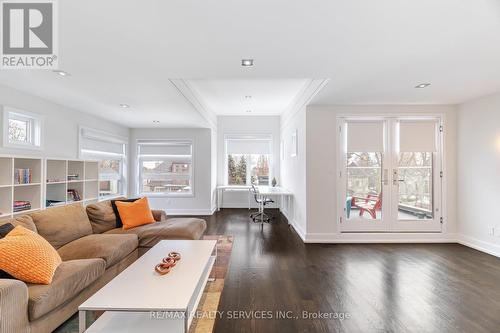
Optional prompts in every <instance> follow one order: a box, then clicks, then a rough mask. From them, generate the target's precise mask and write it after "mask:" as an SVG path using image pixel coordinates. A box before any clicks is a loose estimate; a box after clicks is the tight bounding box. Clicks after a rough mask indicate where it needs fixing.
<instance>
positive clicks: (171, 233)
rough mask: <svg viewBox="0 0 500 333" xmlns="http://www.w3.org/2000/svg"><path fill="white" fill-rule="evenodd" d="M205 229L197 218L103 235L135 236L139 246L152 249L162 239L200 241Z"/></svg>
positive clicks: (153, 224)
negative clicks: (137, 238)
mask: <svg viewBox="0 0 500 333" xmlns="http://www.w3.org/2000/svg"><path fill="white" fill-rule="evenodd" d="M206 228H207V223H206V222H205V220H202V219H197V218H172V219H168V220H166V221H160V222H156V223H152V224H146V225H142V226H139V227H136V228H132V229H127V230H124V229H122V228H116V229H112V230H109V231H106V232H105V234H136V235H137V236H138V237H139V246H141V247H152V246H154V245H156V243H158V242H159V241H161V240H163V239H188V240H189V239H194V240H196V239H200V238H201V237H202V236H203V233H204V232H205V229H206Z"/></svg>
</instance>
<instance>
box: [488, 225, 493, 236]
mask: <svg viewBox="0 0 500 333" xmlns="http://www.w3.org/2000/svg"><path fill="white" fill-rule="evenodd" d="M488 235H489V236H495V227H489V228H488Z"/></svg>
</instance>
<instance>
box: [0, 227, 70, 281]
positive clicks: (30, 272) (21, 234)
mask: <svg viewBox="0 0 500 333" xmlns="http://www.w3.org/2000/svg"><path fill="white" fill-rule="evenodd" d="M0 254H1V255H0V269H1V270H3V271H5V272H7V273H9V274H10V275H12V276H13V277H15V278H16V279H19V280H22V281H24V282H28V283H39V284H50V283H51V282H52V278H53V277H54V273H55V272H56V269H57V267H59V264H60V263H61V261H62V260H61V257H60V256H59V253H57V251H56V249H54V247H52V245H50V244H49V242H47V241H46V240H45V239H44V238H43V237H42V236H40V235H38V234H37V233H35V232H33V231H31V230H28V229H26V228H24V227H21V226H17V227H15V228H14V229H13V230H12V231H11V232H9V233H8V234H7V235H6V236H5V237H4V238H2V239H0Z"/></svg>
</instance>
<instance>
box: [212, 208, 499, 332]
mask: <svg viewBox="0 0 500 333" xmlns="http://www.w3.org/2000/svg"><path fill="white" fill-rule="evenodd" d="M276 214H277V213H276ZM205 219H206V220H207V222H208V230H207V234H226V235H233V236H234V237H235V240H234V246H233V252H232V256H231V263H230V268H229V273H228V276H227V279H226V282H225V286H224V291H223V293H222V299H221V303H220V307H219V310H220V311H223V313H222V315H221V317H220V318H219V319H218V320H217V322H216V327H215V332H217V333H224V332H229V333H235V332H239V333H245V332H259V333H264V332H474V333H476V332H500V260H499V259H497V258H496V257H493V256H490V255H487V254H484V253H481V252H478V251H475V250H473V249H470V248H467V247H465V246H461V245H456V244H377V245H371V244H370V245H369V244H345V245H344V244H343V245H319V244H318V245H316V244H314V245H312V244H311V245H306V244H303V243H302V241H301V240H300V239H299V237H298V236H297V235H296V234H295V232H294V231H293V229H292V228H290V227H288V225H287V224H286V222H285V219H284V218H281V217H279V216H278V218H277V219H276V220H275V221H274V222H273V223H272V224H270V225H264V227H263V228H262V229H261V227H260V225H257V224H253V223H251V222H249V220H248V210H246V209H225V210H222V211H220V212H218V213H217V214H215V215H214V216H210V217H205ZM237 311H244V312H237ZM252 311H257V312H252ZM264 311H272V312H264ZM275 311H283V312H282V313H286V311H291V312H289V313H286V314H287V315H288V316H292V317H293V318H292V319H277V318H276V312H275ZM303 311H308V312H309V313H310V315H313V314H314V313H317V312H320V313H322V314H326V315H327V316H330V317H333V318H331V319H309V318H302V312H303ZM335 313H337V315H342V314H343V315H345V316H349V318H346V319H343V320H338V319H334V317H335ZM252 315H253V318H246V319H245V318H242V317H245V316H250V317H251V316H252ZM271 316H272V317H273V318H272V319H259V318H261V317H271ZM295 316H297V317H298V318H297V319H296V318H295ZM256 317H258V318H256Z"/></svg>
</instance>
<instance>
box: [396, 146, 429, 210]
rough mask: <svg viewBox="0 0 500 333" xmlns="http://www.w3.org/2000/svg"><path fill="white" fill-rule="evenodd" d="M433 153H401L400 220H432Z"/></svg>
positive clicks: (399, 183)
mask: <svg viewBox="0 0 500 333" xmlns="http://www.w3.org/2000/svg"><path fill="white" fill-rule="evenodd" d="M432 160H433V158H432V153H431V152H420V153H419V152H411V153H399V158H398V171H397V176H398V179H397V180H398V196H397V198H398V215H397V216H398V220H415V219H416V220H432V219H433V217H434V202H433V163H432Z"/></svg>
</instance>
